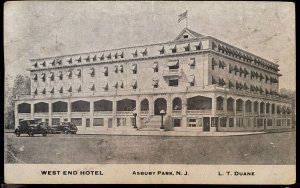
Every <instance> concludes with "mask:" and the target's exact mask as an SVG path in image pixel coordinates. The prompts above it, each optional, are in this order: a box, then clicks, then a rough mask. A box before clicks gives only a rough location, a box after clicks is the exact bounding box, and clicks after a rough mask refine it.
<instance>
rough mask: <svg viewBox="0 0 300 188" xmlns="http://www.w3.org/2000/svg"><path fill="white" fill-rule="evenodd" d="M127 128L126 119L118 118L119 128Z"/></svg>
mask: <svg viewBox="0 0 300 188" xmlns="http://www.w3.org/2000/svg"><path fill="white" fill-rule="evenodd" d="M122 126H126V118H117V127H122Z"/></svg>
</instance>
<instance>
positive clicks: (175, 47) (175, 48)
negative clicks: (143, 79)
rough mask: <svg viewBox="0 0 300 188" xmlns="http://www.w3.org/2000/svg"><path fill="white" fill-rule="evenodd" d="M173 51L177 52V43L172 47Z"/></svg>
mask: <svg viewBox="0 0 300 188" xmlns="http://www.w3.org/2000/svg"><path fill="white" fill-rule="evenodd" d="M171 50H172V53H176V52H177V46H176V45H175V46H174V48H172V49H171Z"/></svg>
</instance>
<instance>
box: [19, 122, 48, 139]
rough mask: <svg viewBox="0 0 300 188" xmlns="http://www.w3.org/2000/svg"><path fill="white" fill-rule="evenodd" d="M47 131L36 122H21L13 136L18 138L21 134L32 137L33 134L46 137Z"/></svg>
mask: <svg viewBox="0 0 300 188" xmlns="http://www.w3.org/2000/svg"><path fill="white" fill-rule="evenodd" d="M47 133H48V130H47V128H46V127H45V126H44V125H43V124H40V123H39V122H38V121H37V120H21V121H20V125H19V126H18V127H17V128H16V129H15V134H16V136H17V137H19V136H20V135H21V134H28V135H29V136H34V135H35V134H42V135H43V136H47Z"/></svg>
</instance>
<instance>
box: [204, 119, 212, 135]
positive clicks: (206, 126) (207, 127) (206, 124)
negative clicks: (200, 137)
mask: <svg viewBox="0 0 300 188" xmlns="http://www.w3.org/2000/svg"><path fill="white" fill-rule="evenodd" d="M208 131H210V118H209V117H203V132H208Z"/></svg>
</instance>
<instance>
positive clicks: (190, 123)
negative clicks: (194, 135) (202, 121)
mask: <svg viewBox="0 0 300 188" xmlns="http://www.w3.org/2000/svg"><path fill="white" fill-rule="evenodd" d="M188 127H197V119H196V118H189V121H188Z"/></svg>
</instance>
